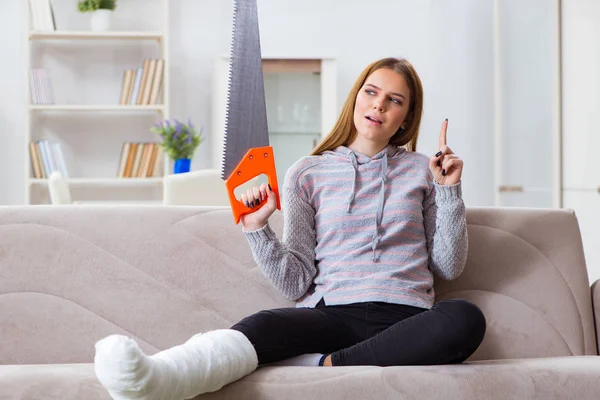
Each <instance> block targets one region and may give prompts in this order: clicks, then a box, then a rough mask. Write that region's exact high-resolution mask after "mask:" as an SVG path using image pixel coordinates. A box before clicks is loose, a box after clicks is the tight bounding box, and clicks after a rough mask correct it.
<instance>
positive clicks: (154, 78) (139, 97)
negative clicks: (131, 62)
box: [119, 59, 165, 105]
mask: <svg viewBox="0 0 600 400" xmlns="http://www.w3.org/2000/svg"><path fill="white" fill-rule="evenodd" d="M164 67H165V62H164V60H162V59H146V60H145V61H144V64H143V66H142V67H141V68H137V69H128V70H125V72H124V73H123V84H122V85H121V98H120V100H119V104H120V105H128V104H129V105H150V104H157V103H158V101H159V96H160V93H161V90H162V85H163V71H164Z"/></svg>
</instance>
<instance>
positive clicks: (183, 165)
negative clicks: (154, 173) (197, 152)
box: [173, 158, 192, 174]
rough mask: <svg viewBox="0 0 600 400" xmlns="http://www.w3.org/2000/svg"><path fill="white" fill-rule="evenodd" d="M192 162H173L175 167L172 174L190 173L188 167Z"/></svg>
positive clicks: (187, 159) (181, 159)
mask: <svg viewBox="0 0 600 400" xmlns="http://www.w3.org/2000/svg"><path fill="white" fill-rule="evenodd" d="M191 163H192V160H190V159H189V158H180V159H179V160H176V161H175V166H174V167H173V173H175V174H181V173H184V172H190V165H191Z"/></svg>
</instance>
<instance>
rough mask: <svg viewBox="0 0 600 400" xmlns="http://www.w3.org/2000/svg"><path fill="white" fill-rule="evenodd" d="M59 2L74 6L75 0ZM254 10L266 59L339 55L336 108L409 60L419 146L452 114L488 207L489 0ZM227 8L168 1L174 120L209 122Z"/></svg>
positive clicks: (16, 46)
mask: <svg viewBox="0 0 600 400" xmlns="http://www.w3.org/2000/svg"><path fill="white" fill-rule="evenodd" d="M132 1H133V0H132ZM55 2H59V3H61V5H62V3H67V4H71V3H72V4H75V1H74V0H73V1H71V0H55ZM5 3H6V4H5V5H4V6H3V7H4V8H3V12H2V13H1V14H0V38H1V39H0V40H1V42H0V43H2V46H1V48H2V50H3V56H4V57H5V58H4V57H3V58H4V59H9V60H11V62H9V63H6V62H4V63H0V79H1V81H0V82H2V91H3V96H1V99H0V135H1V136H0V138H1V139H2V142H1V143H2V146H1V147H0V182H1V183H2V190H1V191H0V204H19V203H22V202H23V200H24V191H25V188H24V180H23V178H24V165H25V162H27V159H26V158H25V151H24V149H25V136H24V126H25V117H26V114H25V108H24V105H25V104H26V93H25V80H24V79H25V76H26V75H25V71H24V65H25V53H24V52H25V40H24V38H25V32H26V26H25V24H24V21H25V19H24V18H25V14H24V13H25V10H24V7H25V4H26V2H23V1H19V0H8V1H6V2H5ZM258 7H259V19H260V29H261V41H262V48H263V53H264V54H265V55H266V56H272V57H321V56H332V57H335V58H336V59H337V61H338V68H339V70H338V82H337V87H338V91H339V93H338V104H339V106H338V107H341V104H342V103H343V101H344V100H345V98H346V95H347V91H348V90H349V88H350V87H351V85H352V83H353V82H354V80H355V78H356V77H357V75H358V74H359V73H360V71H361V70H362V69H363V68H364V67H365V66H366V65H367V64H368V63H370V62H371V61H374V60H375V59H377V58H380V57H385V56H404V57H408V58H409V59H410V60H412V61H413V63H414V64H415V65H416V67H417V69H418V71H419V72H420V74H421V77H422V80H423V83H424V85H425V92H426V97H425V106H426V108H425V115H424V121H423V125H422V127H423V129H422V131H421V140H420V145H419V150H420V151H422V152H424V153H426V154H430V153H432V152H435V150H436V145H437V142H436V140H437V135H438V133H439V127H440V124H441V122H442V121H443V119H444V118H449V119H450V127H449V132H448V138H449V145H450V146H451V147H452V148H453V149H454V150H455V151H456V152H457V153H458V154H459V155H461V156H462V157H463V158H464V160H465V164H466V171H465V174H464V186H465V191H464V196H465V201H466V202H467V204H471V205H489V204H492V201H493V186H492V182H491V179H490V178H491V176H492V169H493V158H492V157H491V154H492V153H493V137H492V133H493V118H494V115H493V50H492V43H493V37H492V23H491V22H492V17H493V14H492V12H493V7H492V1H491V0H486V1H481V0H454V1H452V2H448V1H441V0H428V1H425V0H420V1H413V0H400V1H399V0H371V1H368V2H367V1H364V0H346V1H343V2H342V1H339V0H303V1H300V2H299V1H291V0H285V1H283V0H259V1H258ZM231 12H232V3H231V2H230V1H224V0H202V1H198V0H171V16H170V21H171V105H172V107H171V116H177V117H180V118H187V117H188V116H191V117H192V118H193V119H194V121H196V122H197V124H199V125H203V126H205V127H207V128H209V127H210V125H211V124H210V117H211V76H212V74H213V71H212V68H213V60H214V58H215V57H217V56H218V55H222V54H226V53H228V51H229V44H230V36H231ZM78 17H80V16H79V15H78V14H75V18H78ZM57 19H58V20H60V19H61V18H60V16H57ZM72 19H73V18H69V21H68V23H69V24H73V22H72ZM75 24H76V25H77V24H82V25H83V24H84V21H81V22H75ZM118 57H123V56H119V55H118V54H115V62H121V61H119V60H118ZM208 140H210V137H209V138H208ZM209 148H210V142H206V143H205V144H203V145H201V146H200V148H199V149H198V152H197V155H196V158H195V159H194V162H193V168H196V169H197V168H205V167H207V166H209V165H210V163H211V160H210V159H209V157H210V156H209ZM111 168H112V167H111Z"/></svg>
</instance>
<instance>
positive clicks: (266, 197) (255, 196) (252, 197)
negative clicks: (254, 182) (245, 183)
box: [241, 183, 277, 231]
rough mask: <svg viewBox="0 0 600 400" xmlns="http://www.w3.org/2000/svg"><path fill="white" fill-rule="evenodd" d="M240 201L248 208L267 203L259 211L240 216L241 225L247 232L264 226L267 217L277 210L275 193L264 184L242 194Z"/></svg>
mask: <svg viewBox="0 0 600 400" xmlns="http://www.w3.org/2000/svg"><path fill="white" fill-rule="evenodd" d="M241 201H242V203H244V204H245V205H246V206H247V207H250V208H256V206H258V205H260V204H262V203H263V202H265V201H266V202H267V204H265V205H264V206H262V207H261V208H260V209H257V210H256V211H254V212H252V213H250V214H245V215H242V218H241V221H242V225H243V226H244V229H245V230H247V231H255V230H257V229H260V228H262V227H263V226H265V225H266V224H267V221H268V220H269V217H271V215H273V213H274V212H275V210H276V209H277V200H276V199H275V192H273V190H271V186H270V185H267V184H264V183H263V184H262V185H260V186H254V187H253V188H251V189H248V191H247V192H246V193H244V194H242V199H241Z"/></svg>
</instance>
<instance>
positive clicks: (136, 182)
mask: <svg viewBox="0 0 600 400" xmlns="http://www.w3.org/2000/svg"><path fill="white" fill-rule="evenodd" d="M162 182H163V178H162V177H155V178H69V179H67V183H68V184H69V185H70V186H71V185H72V186H153V185H161V184H162ZM29 184H30V185H48V179H34V178H30V179H29Z"/></svg>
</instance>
